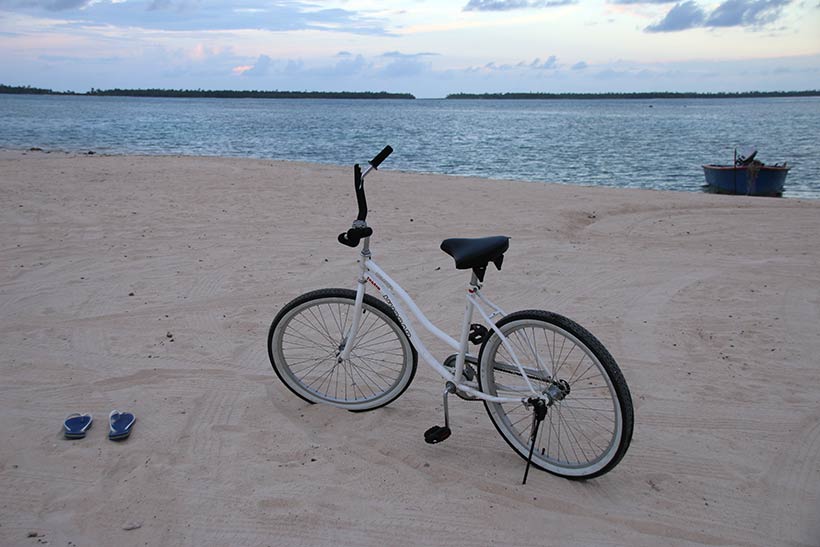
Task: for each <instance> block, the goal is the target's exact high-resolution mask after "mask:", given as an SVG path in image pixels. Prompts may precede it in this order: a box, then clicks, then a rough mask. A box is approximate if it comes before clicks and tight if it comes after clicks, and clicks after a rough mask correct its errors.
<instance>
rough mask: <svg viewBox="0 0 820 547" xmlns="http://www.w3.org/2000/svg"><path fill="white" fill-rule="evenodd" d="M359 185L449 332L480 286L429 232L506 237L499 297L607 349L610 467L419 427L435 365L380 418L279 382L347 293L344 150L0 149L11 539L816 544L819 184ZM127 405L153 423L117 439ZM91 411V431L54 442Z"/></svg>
mask: <svg viewBox="0 0 820 547" xmlns="http://www.w3.org/2000/svg"><path fill="white" fill-rule="evenodd" d="M388 161H389V160H388ZM385 167H388V165H387V164H385ZM367 186H368V190H367V191H368V195H367V197H368V204H369V206H370V213H369V216H368V223H369V224H370V225H371V226H372V227H373V228H374V230H375V234H374V236H373V241H372V247H373V252H374V256H376V258H377V259H378V260H379V263H380V265H381V266H382V267H383V268H385V269H386V270H387V271H389V272H392V274H393V276H394V277H395V279H397V280H398V281H400V282H401V283H402V285H403V286H404V287H405V289H407V291H408V292H409V293H410V294H411V295H413V296H414V298H416V301H417V303H418V305H419V307H420V308H421V309H422V310H423V311H424V312H425V313H426V314H427V315H428V317H430V319H431V320H433V321H434V322H435V323H436V324H438V325H439V326H440V327H441V328H442V329H443V330H445V331H448V332H455V330H456V329H457V325H458V323H459V321H460V319H461V315H462V313H463V294H462V291H463V289H464V286H465V283H466V281H467V277H466V274H465V273H464V272H463V271H457V270H455V269H454V267H453V263H452V259H451V258H450V257H449V256H447V255H445V254H444V253H442V252H441V251H440V250H439V248H438V246H439V243H440V241H441V240H442V239H444V238H446V237H478V236H484V235H496V234H505V235H509V236H512V240H511V243H510V249H509V251H508V252H507V254H506V256H505V260H504V264H503V269H502V271H500V272H498V271H496V270H495V269H494V268H492V269H489V270H488V273H487V278H486V285H485V291H486V292H487V294H488V296H489V297H490V298H492V299H493V300H494V301H496V302H498V303H499V304H500V305H501V306H502V307H503V308H504V309H505V310H507V311H513V310H516V309H523V308H544V309H548V310H551V311H554V312H557V313H560V314H562V315H566V316H568V317H570V318H572V319H574V320H576V321H577V322H579V323H580V324H581V325H583V326H585V327H586V328H587V329H589V330H590V331H591V332H592V333H593V334H594V335H595V336H596V337H598V338H599V339H600V340H601V341H602V342H603V343H604V345H605V346H606V347H607V349H609V351H610V352H611V353H612V354H613V356H614V357H615V359H616V361H617V362H618V363H619V365H620V367H621V370H622V371H623V373H624V376H625V377H626V379H627V381H628V384H629V387H630V390H631V392H632V397H633V400H634V404H635V416H636V418H635V427H636V428H635V435H634V437H633V442H632V445H631V447H630V449H629V452H628V453H627V454H626V457H625V458H624V460H623V461H622V462H621V463H620V464H619V465H618V467H616V468H615V469H614V470H613V471H612V472H610V473H608V474H607V475H605V476H603V477H600V478H598V479H594V480H592V481H588V482H586V483H576V482H571V481H567V480H564V479H560V478H558V477H555V476H552V475H549V474H547V473H543V472H539V471H537V470H532V471H531V472H530V474H529V478H528V482H527V485H526V486H522V485H521V477H522V474H523V470H524V465H525V462H524V461H523V460H522V459H520V458H518V457H517V456H516V455H515V454H514V453H513V452H512V451H510V450H509V447H508V446H507V445H506V443H505V442H504V441H503V440H502V439H501V438H500V437H499V436H498V435H497V434H496V432H495V430H494V428H493V426H492V424H491V423H490V421H489V419H488V418H487V416H486V414H485V412H484V409H483V408H482V406H481V405H472V404H469V403H462V402H461V401H460V400H458V401H452V402H451V407H450V412H451V420H452V422H453V426H452V427H453V435H452V437H451V438H450V439H448V440H447V441H446V442H445V443H442V444H440V445H427V444H425V443H424V440H423V432H424V431H425V430H426V429H427V428H428V427H429V426H430V425H432V424H434V423H439V422H440V421H441V407H440V403H441V389H442V383H441V381H440V379H438V378H437V377H436V376H435V375H434V374H433V373H432V372H431V371H430V370H429V369H428V367H427V366H426V365H425V364H424V363H422V362H420V363H419V365H418V372H417V374H416V378H415V380H414V381H413V383H412V384H411V385H410V387H409V389H408V390H407V392H405V394H404V395H402V397H400V398H399V399H398V400H396V401H395V402H393V403H392V404H390V405H389V406H387V407H385V408H383V409H379V410H376V411H373V412H366V413H362V414H353V413H349V412H345V411H340V410H337V409H333V408H327V407H322V406H318V405H308V404H307V403H304V402H303V401H301V400H300V399H298V398H297V397H295V396H294V395H292V394H291V393H290V392H289V391H287V389H286V388H284V387H283V386H282V385H281V383H280V382H279V381H278V379H277V378H276V376H275V374H274V373H273V371H272V370H271V368H270V364H269V363H268V360H267V359H268V358H267V355H266V347H265V346H266V339H267V338H266V337H267V329H268V327H269V325H270V322H271V320H272V319H273V317H274V316H275V314H276V312H277V311H278V310H279V309H280V308H281V306H283V305H284V304H285V303H286V302H288V301H290V300H291V299H292V298H294V297H296V296H297V295H299V294H301V293H303V292H306V291H308V290H311V289H315V288H320V287H352V286H354V285H355V277H356V272H357V270H356V251H355V250H352V249H349V248H347V247H343V246H342V245H339V244H338V242H336V236H337V234H338V233H339V232H341V231H344V230H345V229H347V228H348V227H349V225H350V222H351V221H352V219H353V218H354V217H355V210H356V204H355V198H354V196H353V189H352V181H351V169H350V168H349V167H347V166H338V165H329V164H308V163H299V162H288V161H280V160H265V159H248V158H218V157H193V156H182V157H177V156H107V155H103V154H94V155H90V156H86V155H72V154H63V153H51V154H47V153H42V154H41V153H31V152H29V153H25V154H24V153H23V152H22V151H18V152H9V151H0V188H2V189H3V192H0V248H2V249H3V254H4V260H3V261H2V263H0V309H2V311H3V314H2V316H0V340H1V341H0V344H1V346H0V347H1V348H2V352H0V354H1V355H2V356H3V357H2V359H0V367H2V368H1V369H0V372H2V374H3V377H4V382H3V385H2V387H0V416H2V418H0V436H2V438H3V439H4V440H5V442H4V443H2V445H0V500H2V505H3V506H4V511H3V518H2V522H1V523H0V524H2V526H0V543H2V544H10V545H16V544H23V543H25V542H26V541H27V538H29V537H37V538H40V539H42V540H43V541H48V542H49V543H50V544H59V545H65V544H66V543H67V542H72V543H74V544H77V545H126V546H128V545H144V544H145V543H148V544H149V545H160V544H168V545H170V544H176V545H225V544H231V545H258V544H264V542H265V541H270V538H272V537H274V538H276V540H275V541H276V542H278V543H281V544H287V545H311V546H315V545H320V546H321V545H328V546H330V545H346V544H356V545H363V546H370V545H372V546H381V545H384V544H385V543H392V544H395V545H434V544H437V542H440V539H438V538H431V536H430V526H431V525H430V523H431V522H433V523H440V522H441V519H442V518H447V519H448V520H450V519H451V516H452V518H454V519H455V520H456V521H457V522H463V523H464V524H463V525H456V528H455V529H456V530H457V534H453V535H452V536H451V537H448V540H447V541H448V542H449V543H451V544H453V545H458V546H461V545H463V546H465V547H466V546H469V545H476V544H487V543H492V544H516V545H524V544H528V545H534V544H541V543H543V538H544V537H546V536H549V537H550V538H551V540H552V541H553V542H555V543H556V544H561V545H598V544H609V543H616V544H621V545H636V546H647V547H648V546H653V547H654V546H656V545H693V544H735V545H750V546H753V547H758V546H759V547H764V546H766V547H768V546H769V545H772V544H779V545H789V546H800V547H802V546H808V545H812V544H815V543H816V540H817V538H818V537H820V525H818V523H817V520H816V514H817V513H818V510H820V498H819V497H818V491H820V489H819V488H818V487H819V486H820V450H818V449H817V447H818V443H820V427H818V423H820V410H818V409H820V393H818V392H817V389H816V386H817V385H818V381H820V376H818V374H820V373H818V368H817V363H816V356H817V355H818V354H820V339H818V337H817V324H818V322H820V270H818V268H817V265H818V264H820V248H818V247H817V246H816V245H813V244H812V243H811V238H810V237H808V236H810V235H811V234H815V233H817V232H818V229H820V214H818V213H820V201H817V200H809V199H787V200H773V199H764V198H750V197H744V196H721V195H715V194H706V193H695V192H677V191H675V192H669V191H660V192H643V191H640V190H636V189H622V188H605V187H596V186H573V185H563V184H548V183H538V184H520V182H519V181H503V180H490V179H479V178H471V177H464V178H462V177H451V176H442V175H429V174H418V173H411V172H403V171H391V170H389V169H385V170H380V171H379V172H378V173H375V174H373V176H371V177H368V180H367ZM169 334H170V335H171V336H169ZM430 339H431V337H425V340H430ZM430 349H431V350H432V351H433V352H434V353H436V355H442V356H446V355H447V348H446V347H442V345H440V344H432V345H431V348H430ZM114 408H117V409H119V410H121V411H129V412H133V413H134V414H135V415H136V416H137V422H136V425H135V427H134V430H133V433H132V435H131V437H130V438H129V439H128V440H127V441H125V442H123V443H119V444H118V443H113V442H110V441H108V440H107V439H106V431H105V430H106V426H105V417H106V416H107V414H108V412H109V411H110V410H112V409H114ZM83 411H85V412H91V413H92V414H93V415H94V420H95V422H96V423H95V426H94V427H93V428H92V429H91V430H90V432H89V435H88V436H87V438H86V439H84V440H81V441H65V440H63V439H62V436H61V432H60V427H61V424H62V420H63V419H64V418H65V417H66V416H67V415H68V414H69V413H71V412H83ZM476 514H478V515H481V516H482V518H481V519H478V520H476V519H474V518H473V517H475V515H476ZM31 534H37V535H36V536H32V535H31Z"/></svg>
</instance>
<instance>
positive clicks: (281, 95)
mask: <svg viewBox="0 0 820 547" xmlns="http://www.w3.org/2000/svg"><path fill="white" fill-rule="evenodd" d="M0 93H14V94H22V95H79V96H97V97H172V98H173V97H178V98H204V99H208V98H211V99H415V97H414V96H413V95H411V94H410V93H388V92H386V91H258V90H230V89H222V90H219V89H217V90H207V89H119V88H117V89H94V88H93V87H92V88H91V91H87V92H85V93H76V92H74V91H54V90H51V89H43V88H38V87H30V86H9V85H3V84H0Z"/></svg>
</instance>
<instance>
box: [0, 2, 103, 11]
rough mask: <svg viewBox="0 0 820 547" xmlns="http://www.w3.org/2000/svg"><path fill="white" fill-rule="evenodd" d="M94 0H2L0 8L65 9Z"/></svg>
mask: <svg viewBox="0 0 820 547" xmlns="http://www.w3.org/2000/svg"><path fill="white" fill-rule="evenodd" d="M92 1H93V0H0V8H8V9H19V8H35V9H37V8H39V9H44V10H46V11H63V10H71V9H78V8H84V7H86V6H87V5H89V4H91V2H92Z"/></svg>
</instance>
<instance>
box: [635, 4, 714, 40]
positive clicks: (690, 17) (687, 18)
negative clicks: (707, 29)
mask: <svg viewBox="0 0 820 547" xmlns="http://www.w3.org/2000/svg"><path fill="white" fill-rule="evenodd" d="M705 19H706V15H705V14H704V12H703V9H702V8H701V7H700V6H698V5H697V4H696V3H695V2H694V1H693V0H687V1H686V2H681V3H680V4H676V5H675V7H673V8H672V9H671V10H669V13H667V14H666V17H664V18H663V19H662V20H661V21H660V22H658V23H655V24H654V25H649V26H648V27H646V31H647V32H675V31H678V30H686V29H689V28H694V27H699V26H701V25H702V24H703V21H704V20H705Z"/></svg>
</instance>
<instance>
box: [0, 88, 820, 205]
mask: <svg viewBox="0 0 820 547" xmlns="http://www.w3.org/2000/svg"><path fill="white" fill-rule="evenodd" d="M818 135H820V98H817V97H814V98H765V99H691V100H689V99H657V100H560V101H555V100H549V101H542V100H524V101H511V100H502V101H498V100H465V101H461V100H443V99H439V100H426V99H421V100H414V101H412V100H411V101H401V100H315V99H307V100H300V99H284V100H275V99H172V98H130V97H84V96H74V97H72V96H36V95H0V148H6V149H27V148H30V147H39V148H43V149H45V150H64V151H71V152H76V151H87V150H93V151H95V152H96V153H106V154H183V155H205V156H242V157H254V158H270V159H283V160H299V161H311V162H320V163H334V164H342V165H347V164H353V163H356V162H358V163H364V162H365V161H366V160H368V159H370V158H371V157H372V156H373V155H375V154H376V153H377V152H378V151H379V150H381V148H382V147H383V146H384V145H385V144H390V145H392V146H393V148H394V149H395V152H394V154H393V155H392V156H391V157H390V159H389V160H388V161H387V162H386V163H385V165H384V168H386V169H400V170H408V171H420V172H428V173H440V174H445V175H462V176H467V175H469V176H478V177H484V178H499V179H515V180H527V181H544V182H559V183H567V184H584V185H601V186H614V187H630V188H653V189H663V190H680V191H698V192H699V191H702V186H703V184H704V177H703V169H702V168H701V165H702V164H704V163H723V164H729V163H731V162H732V157H733V150H734V149H735V148H742V147H745V146H749V145H753V146H756V147H757V148H758V150H759V152H758V159H760V160H762V161H764V162H765V163H767V164H774V163H782V162H788V164H789V165H790V166H792V170H791V172H790V173H789V176H788V178H787V180H786V192H785V196H786V197H801V198H820V138H819V137H818Z"/></svg>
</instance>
